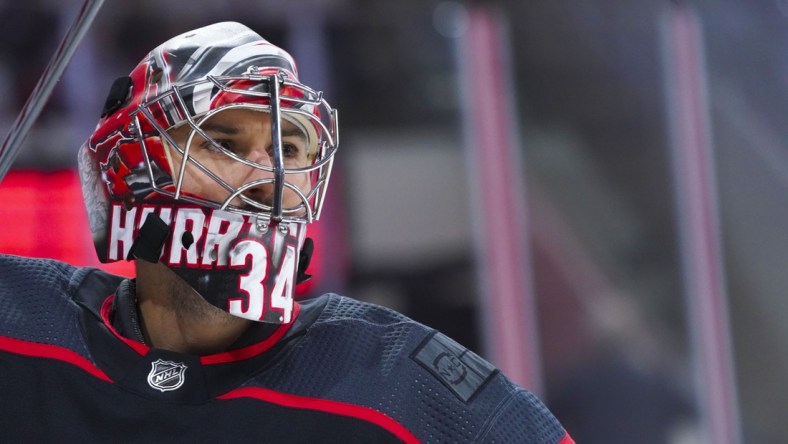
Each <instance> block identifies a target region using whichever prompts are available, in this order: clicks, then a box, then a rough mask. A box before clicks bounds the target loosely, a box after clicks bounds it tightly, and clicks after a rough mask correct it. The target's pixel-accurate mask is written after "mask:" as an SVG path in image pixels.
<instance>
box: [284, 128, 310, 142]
mask: <svg viewBox="0 0 788 444" xmlns="http://www.w3.org/2000/svg"><path fill="white" fill-rule="evenodd" d="M293 136H295V137H300V138H302V139H305V140H306V134H304V132H303V131H301V130H300V129H298V128H293V127H291V128H282V137H293Z"/></svg>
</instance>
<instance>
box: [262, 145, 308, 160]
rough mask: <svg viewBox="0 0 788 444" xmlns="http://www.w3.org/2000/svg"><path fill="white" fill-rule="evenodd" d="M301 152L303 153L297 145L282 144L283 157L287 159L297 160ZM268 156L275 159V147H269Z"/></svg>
mask: <svg viewBox="0 0 788 444" xmlns="http://www.w3.org/2000/svg"><path fill="white" fill-rule="evenodd" d="M300 152H301V149H300V148H299V147H298V145H295V144H292V143H283V144H282V157H285V158H297V157H298V155H299V154H300ZM268 155H269V156H270V157H271V158H272V159H273V157H274V147H273V146H269V147H268Z"/></svg>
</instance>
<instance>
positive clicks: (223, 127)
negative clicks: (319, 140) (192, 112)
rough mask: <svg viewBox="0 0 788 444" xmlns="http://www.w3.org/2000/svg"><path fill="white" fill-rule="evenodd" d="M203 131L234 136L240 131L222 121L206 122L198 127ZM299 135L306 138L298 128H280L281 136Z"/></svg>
mask: <svg viewBox="0 0 788 444" xmlns="http://www.w3.org/2000/svg"><path fill="white" fill-rule="evenodd" d="M200 128H201V129H202V130H203V132H206V133H207V132H211V133H219V134H224V135H227V136H234V135H236V134H238V133H239V132H241V131H240V130H239V129H238V127H236V126H232V125H227V124H223V123H213V122H208V123H206V124H204V125H202V126H201V127H200ZM294 136H295V137H300V138H302V139H306V134H304V132H303V131H301V130H300V129H298V128H292V127H291V128H282V137H294Z"/></svg>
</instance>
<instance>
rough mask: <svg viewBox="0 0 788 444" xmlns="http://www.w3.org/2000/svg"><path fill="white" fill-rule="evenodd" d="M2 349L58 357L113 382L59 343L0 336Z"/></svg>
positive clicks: (24, 354) (41, 356) (37, 355)
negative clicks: (53, 343) (44, 342)
mask: <svg viewBox="0 0 788 444" xmlns="http://www.w3.org/2000/svg"><path fill="white" fill-rule="evenodd" d="M0 350H5V351H7V352H9V353H14V354H17V355H22V356H32V357H35V358H47V359H56V360H58V361H63V362H67V363H69V364H73V365H76V366H77V367H79V368H81V369H82V370H85V371H86V372H88V373H90V374H91V375H93V376H95V377H97V378H99V379H101V380H102V381H106V382H113V381H112V379H110V378H109V376H107V374H106V373H104V372H103V371H101V369H99V368H98V367H96V366H95V365H93V364H92V363H91V362H90V361H88V360H87V359H85V358H84V357H82V356H80V355H79V354H77V353H76V352H74V351H72V350H69V349H67V348H63V347H60V346H57V345H51V344H40V343H38V342H30V341H23V340H21V339H14V338H8V337H3V336H0Z"/></svg>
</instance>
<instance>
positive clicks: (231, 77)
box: [79, 23, 337, 323]
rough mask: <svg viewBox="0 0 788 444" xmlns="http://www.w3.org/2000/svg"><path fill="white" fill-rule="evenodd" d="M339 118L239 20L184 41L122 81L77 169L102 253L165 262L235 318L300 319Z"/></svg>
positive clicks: (285, 58) (284, 57)
mask: <svg viewBox="0 0 788 444" xmlns="http://www.w3.org/2000/svg"><path fill="white" fill-rule="evenodd" d="M336 147H337V129H336V110H334V109H333V108H331V107H330V106H329V105H328V103H327V102H326V101H325V100H324V99H323V98H322V93H320V92H316V91H314V90H312V89H310V88H308V87H307V86H305V85H303V84H301V83H300V82H299V81H298V76H297V71H296V67H295V63H294V61H293V59H292V58H291V57H290V55H289V54H287V53H286V52H285V51H283V50H282V49H280V48H278V47H276V46H274V45H272V44H270V43H268V42H267V41H266V40H264V39H263V38H261V37H260V36H259V35H257V34H256V33H254V32H252V31H251V30H250V29H248V28H247V27H245V26H243V25H240V24H238V23H219V24H215V25H211V26H207V27H204V28H200V29H197V30H194V31H191V32H187V33H185V34H182V35H180V36H177V37H175V38H173V39H171V40H169V41H167V42H165V43H164V44H162V45H161V46H159V47H158V48H156V49H154V50H153V51H151V52H150V53H149V54H148V55H147V56H146V57H145V58H144V59H143V60H142V62H140V63H139V64H138V65H137V66H136V68H135V69H134V70H133V71H132V73H131V75H130V76H129V77H122V78H120V79H118V80H116V81H115V83H114V84H113V86H112V89H111V91H110V94H109V97H108V98H107V102H106V104H105V106H104V110H103V112H102V116H101V120H100V121H99V124H98V126H97V128H96V130H95V132H94V133H93V135H92V136H91V137H90V139H88V141H87V142H86V143H85V144H84V145H83V146H82V148H81V149H80V159H79V169H80V174H81V178H82V188H83V193H84V196H85V202H86V205H87V209H88V216H89V220H90V226H91V231H92V233H93V240H94V243H95V247H96V251H97V253H98V256H99V259H100V260H101V261H102V262H113V261H118V260H132V259H138V260H147V261H150V262H157V261H161V262H162V263H164V264H165V265H166V266H168V267H169V268H170V269H171V270H172V271H173V272H174V273H175V274H177V275H178V276H179V277H181V278H182V279H183V280H184V281H186V282H187V283H188V284H189V285H190V286H192V287H193V288H194V289H195V290H196V291H197V292H198V293H199V294H200V295H202V297H203V298H205V299H206V300H207V301H208V302H210V303H211V304H213V305H215V306H216V307H218V308H220V309H223V310H225V311H228V312H229V313H230V314H233V315H236V316H239V317H243V318H247V319H252V320H255V321H265V322H273V323H287V322H290V321H291V320H292V312H293V292H294V287H295V284H296V283H297V282H298V281H300V280H303V279H304V278H305V275H304V274H303V271H304V268H305V266H304V260H303V259H304V255H302V250H303V251H304V252H305V253H306V255H307V256H308V254H309V253H310V252H311V241H309V240H308V239H306V237H305V236H306V224H308V223H310V222H312V221H314V220H316V219H318V217H319V216H320V209H321V206H322V203H323V199H324V197H325V192H326V186H327V185H328V179H329V174H330V172H331V164H332V161H333V156H334V153H335V151H336Z"/></svg>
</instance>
